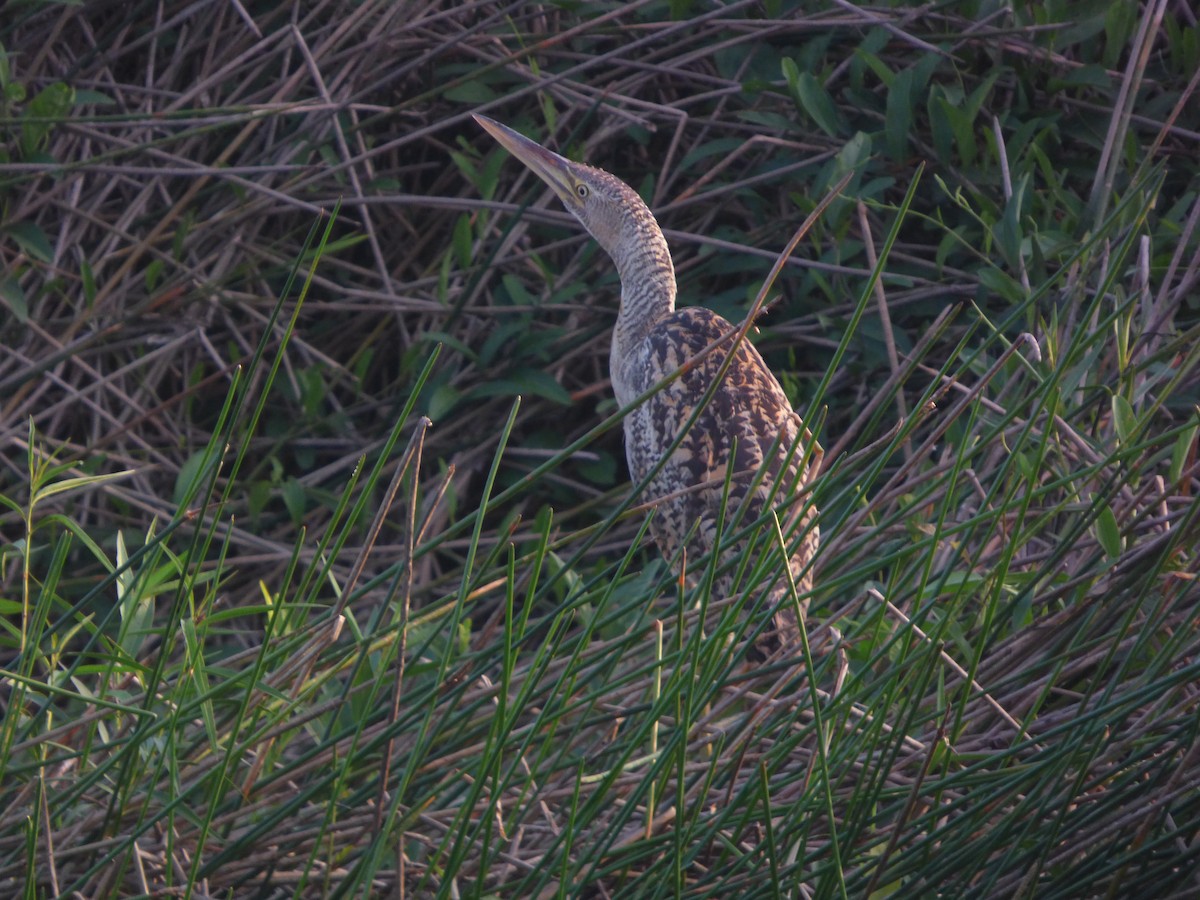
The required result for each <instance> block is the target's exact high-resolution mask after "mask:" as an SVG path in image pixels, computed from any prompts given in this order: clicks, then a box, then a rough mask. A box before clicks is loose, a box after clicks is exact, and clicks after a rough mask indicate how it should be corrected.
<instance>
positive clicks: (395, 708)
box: [375, 416, 431, 885]
mask: <svg viewBox="0 0 1200 900" xmlns="http://www.w3.org/2000/svg"><path fill="white" fill-rule="evenodd" d="M429 424H431V423H430V420H429V419H427V418H425V417H424V416H422V417H421V427H420V430H421V433H422V436H423V435H424V431H425V429H426V428H428V427H429ZM414 437H415V435H414ZM422 443H423V442H422V441H418V442H417V449H416V458H415V460H414V461H413V466H412V471H413V475H412V490H411V491H410V493H409V498H408V522H407V525H408V527H407V529H406V531H407V532H408V540H407V541H406V547H405V550H406V553H405V556H406V559H405V561H404V592H403V596H402V597H401V601H400V645H399V647H397V649H396V684H395V687H394V689H393V693H392V711H391V718H390V719H389V721H388V727H389V728H391V727H392V726H393V725H394V724H395V722H396V721H397V720H398V719H399V718H400V697H401V696H402V695H403V693H404V664H405V662H406V661H407V656H408V622H409V615H410V612H411V610H412V589H413V557H414V555H415V551H416V542H417V476H418V475H419V474H420V472H421V446H422ZM401 468H404V466H401ZM397 474H399V473H398V472H397ZM394 483H395V482H394ZM387 505H390V504H385V506H387ZM395 749H396V739H395V738H392V739H390V740H389V741H388V744H387V749H386V750H385V751H384V754H383V771H382V773H381V775H380V778H379V795H378V797H377V798H376V801H375V802H376V803H377V804H378V809H376V811H375V831H376V833H379V832H380V830H381V828H382V827H383V811H384V809H385V808H386V805H387V804H386V802H385V801H386V798H387V791H388V784H389V783H390V781H391V779H390V778H389V777H388V776H389V773H390V770H391V765H392V758H393V754H394V753H395ZM397 853H398V856H399V860H400V867H401V873H402V877H401V879H400V883H401V885H403V883H404V879H403V868H404V861H405V853H404V847H403V842H401V846H400V847H398V848H397Z"/></svg>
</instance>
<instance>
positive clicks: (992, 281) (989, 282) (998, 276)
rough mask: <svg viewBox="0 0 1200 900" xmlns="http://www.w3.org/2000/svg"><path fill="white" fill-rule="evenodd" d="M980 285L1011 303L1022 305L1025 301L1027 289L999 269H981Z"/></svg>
mask: <svg viewBox="0 0 1200 900" xmlns="http://www.w3.org/2000/svg"><path fill="white" fill-rule="evenodd" d="M979 283H980V284H982V285H983V286H984V287H986V288H988V289H989V290H991V291H993V292H995V293H997V294H999V295H1000V296H1001V297H1003V298H1004V299H1005V300H1008V301H1009V302H1011V303H1021V302H1022V301H1024V299H1025V288H1023V287H1021V285H1020V283H1019V282H1017V281H1016V280H1015V279H1013V278H1011V277H1009V276H1008V275H1006V274H1005V273H1004V272H1001V271H1000V270H999V269H995V268H987V269H981V270H980V271H979Z"/></svg>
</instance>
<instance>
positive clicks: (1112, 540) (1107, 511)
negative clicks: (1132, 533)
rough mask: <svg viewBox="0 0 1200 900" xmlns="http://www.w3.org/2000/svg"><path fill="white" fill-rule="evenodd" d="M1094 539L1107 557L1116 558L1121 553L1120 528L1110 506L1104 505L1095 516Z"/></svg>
mask: <svg viewBox="0 0 1200 900" xmlns="http://www.w3.org/2000/svg"><path fill="white" fill-rule="evenodd" d="M1096 539H1097V540H1098V541H1099V542H1100V546H1101V547H1103V548H1104V552H1105V553H1106V554H1107V555H1108V557H1109V559H1117V558H1118V557H1119V556H1120V555H1121V549H1122V547H1121V529H1120V527H1119V526H1118V525H1117V517H1116V515H1114V514H1113V511H1112V508H1111V507H1108V506H1106V507H1104V509H1102V510H1100V515H1098V516H1097V517H1096Z"/></svg>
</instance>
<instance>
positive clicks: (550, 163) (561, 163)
mask: <svg viewBox="0 0 1200 900" xmlns="http://www.w3.org/2000/svg"><path fill="white" fill-rule="evenodd" d="M473 118H474V119H475V121H476V122H478V123H479V124H480V125H482V126H483V128H484V130H485V131H487V133H488V134H490V135H491V136H492V137H494V138H495V139H496V140H497V141H498V142H499V144H500V146H501V147H503V148H504V149H505V150H507V151H508V152H509V153H511V154H512V155H513V156H515V157H516V158H517V159H519V160H520V161H521V162H522V163H524V164H525V166H526V167H527V168H528V169H529V170H530V171H531V172H533V174H534V175H536V176H537V177H538V178H540V179H542V181H544V182H546V184H548V185H549V186H550V188H551V190H553V191H554V193H555V194H557V195H558V199H560V200H561V201H562V202H563V203H564V204H565V205H566V207H567V209H573V208H574V207H575V206H576V205H577V204H578V201H577V200H576V199H575V180H574V178H573V176H572V174H571V169H572V168H573V167H574V163H572V162H571V161H570V160H569V159H565V158H564V157H561V156H559V155H558V154H557V153H553V152H551V151H549V150H547V149H546V148H545V147H543V146H541V145H540V144H535V143H534V142H533V141H531V140H530V139H529V138H527V137H525V136H524V135H523V134H518V133H517V132H515V131H513V130H512V129H511V128H509V127H507V126H505V125H501V124H500V123H499V122H497V121H496V120H495V119H489V118H488V117H487V116H481V115H478V114H473Z"/></svg>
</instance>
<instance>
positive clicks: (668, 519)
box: [475, 115, 822, 655]
mask: <svg viewBox="0 0 1200 900" xmlns="http://www.w3.org/2000/svg"><path fill="white" fill-rule="evenodd" d="M475 120H476V121H477V122H479V124H480V125H482V126H483V127H484V128H485V129H486V130H487V131H488V133H490V134H491V135H492V137H494V138H495V139H496V140H497V141H499V142H500V144H501V145H502V146H503V147H504V148H505V149H507V150H508V151H509V152H510V153H511V154H512V155H513V156H515V157H516V158H517V159H519V160H520V161H521V162H522V163H524V164H525V165H526V166H527V167H528V168H529V169H530V170H531V171H533V173H534V174H536V175H537V176H538V177H539V178H541V179H542V181H544V182H545V183H546V184H547V185H549V186H550V188H551V190H553V191H554V193H555V194H556V195H558V198H559V199H560V200H561V201H562V202H563V205H564V206H566V208H567V210H568V211H569V212H571V213H572V214H573V215H574V216H575V217H576V218H577V219H578V220H579V221H580V222H581V223H582V224H583V226H584V228H586V229H587V230H588V231H589V232H591V234H592V236H593V237H594V238H595V239H596V240H597V241H598V242H599V244H600V246H601V247H603V248H604V250H605V251H606V252H607V253H608V255H609V256H610V257H612V261H613V262H614V263H615V264H616V266H617V272H618V273H619V274H620V277H621V308H620V312H619V314H618V316H617V324H616V328H615V329H614V331H613V340H612V350H611V353H610V356H609V370H610V373H611V376H612V385H613V391H614V392H615V393H616V396H617V402H618V403H620V405H621V406H622V407H625V406H628V405H629V404H630V403H632V402H633V401H634V400H636V399H637V398H638V397H640V396H642V395H643V394H644V393H646V392H647V391H648V390H650V389H651V388H653V387H654V386H655V385H657V384H660V383H661V382H663V381H664V379H667V378H668V377H669V376H671V375H672V374H673V373H674V372H675V371H676V370H677V369H679V368H680V367H681V366H683V365H684V364H685V363H689V361H691V363H690V364H689V366H690V367H689V368H688V369H687V370H686V371H684V373H683V374H682V375H681V376H680V377H679V378H677V379H676V380H674V381H671V382H670V383H668V384H665V385H664V386H663V387H662V388H661V389H660V390H658V391H657V392H656V393H654V394H653V395H652V396H650V397H649V398H648V399H647V400H646V401H645V402H643V403H642V404H641V405H640V406H638V407H636V408H634V409H633V410H632V411H631V412H629V414H628V415H627V416H626V418H625V423H624V424H625V453H626V457H627V459H628V461H629V471H630V474H631V475H632V476H633V479H634V481H635V482H640V481H642V480H643V479H644V478H645V477H646V476H647V475H648V474H649V473H650V472H651V471H652V470H653V469H654V467H655V466H656V465H658V463H659V462H660V460H661V459H662V457H663V455H664V454H665V453H666V452H667V451H668V450H669V449H670V447H671V445H672V444H673V443H675V441H676V439H677V438H678V436H679V433H680V431H681V430H682V429H683V428H685V426H686V425H687V423H688V421H689V420H690V419H691V418H692V415H693V414H694V413H695V410H696V407H697V405H698V404H699V403H700V402H701V401H702V399H703V397H704V396H705V394H706V392H708V391H709V389H710V387H711V385H712V383H713V381H714V380H715V379H716V378H717V377H718V376H719V374H720V369H721V367H722V365H723V364H724V362H725V360H726V358H727V357H728V355H729V353H730V345H731V343H733V340H732V338H733V335H734V334H735V333H736V331H737V329H736V328H735V327H734V326H733V325H731V324H730V323H729V322H728V321H726V320H725V319H723V318H721V317H720V316H719V315H717V314H716V313H714V312H712V311H711V310H707V309H703V308H701V307H689V308H686V309H678V310H677V309H675V294H676V285H675V268H674V266H673V264H672V262H671V253H670V250H669V249H668V248H667V241H666V238H665V237H664V236H663V233H662V229H661V228H659V226H658V222H657V221H655V218H654V215H653V214H652V213H651V212H650V209H649V207H647V206H646V204H645V203H644V202H643V201H642V198H641V197H639V196H638V195H637V193H636V192H635V191H634V190H633V189H632V188H631V187H629V186H628V185H627V184H625V183H624V182H623V181H621V180H620V179H618V178H616V177H615V176H613V175H610V174H609V173H608V172H605V171H603V170H602V169H597V168H594V167H592V166H587V165H583V164H581V163H576V162H572V161H571V160H568V159H565V158H564V157H562V156H559V155H558V154H557V153H552V152H551V151H549V150H547V149H545V148H544V147H542V146H540V145H538V144H536V143H534V142H533V141H531V140H529V139H528V138H526V137H523V136H522V135H520V134H518V133H517V132H515V131H513V130H512V129H510V128H507V127H505V126H504V125H501V124H500V123H499V122H495V121H493V120H492V119H489V118H487V117H485V116H478V115H477V116H475ZM722 339H724V340H722ZM706 351H707V353H706ZM732 353H733V359H732V361H730V363H729V366H728V368H727V370H726V371H725V373H724V376H723V377H722V380H721V383H720V384H719V385H718V386H717V387H716V388H715V389H714V390H713V392H712V395H711V398H710V399H709V402H708V404H707V406H706V407H705V408H704V410H703V411H702V412H701V413H700V415H699V417H698V418H697V419H696V420H695V422H694V423H693V424H692V426H691V428H690V429H689V430H688V432H687V434H686V435H684V437H683V439H682V440H681V441H680V443H679V444H678V446H677V447H676V448H675V450H674V451H673V452H672V453H671V455H670V458H669V459H668V460H667V461H666V463H665V464H664V465H663V466H662V468H661V469H660V470H659V471H658V473H657V474H656V475H655V476H654V477H653V478H652V479H651V480H650V482H649V484H648V485H647V487H646V500H647V501H650V502H654V503H655V504H656V507H657V509H656V512H655V514H654V516H653V518H652V519H651V522H650V530H651V533H652V534H653V535H654V539H655V542H656V543H657V544H658V546H659V549H660V550H661V552H662V554H663V556H664V557H665V558H666V559H668V560H671V559H687V560H691V561H694V560H697V559H699V558H700V557H701V556H702V555H704V554H706V553H709V552H711V551H713V550H714V549H715V548H714V546H713V545H714V543H716V542H717V541H718V540H719V536H720V535H721V534H723V533H728V532H727V531H726V529H725V527H724V523H722V522H720V521H719V520H720V517H721V515H722V510H723V509H724V510H726V511H727V514H730V515H731V514H732V513H733V512H734V511H735V510H739V507H741V510H740V518H741V521H742V522H743V523H748V522H752V521H755V520H756V519H758V518H759V517H760V516H762V515H763V514H764V513H765V512H766V511H767V509H768V508H769V506H772V505H773V506H776V507H779V508H780V510H781V514H780V520H781V524H782V525H783V530H784V534H797V535H799V542H798V544H797V546H796V547H795V549H794V550H792V551H791V553H790V557H789V560H788V562H789V567H790V569H791V572H792V576H793V578H794V580H795V583H796V587H797V593H798V595H799V596H800V598H801V604H800V608H799V609H797V606H796V604H795V603H794V602H792V601H791V599H790V598H791V593H790V590H789V589H788V586H787V582H786V579H784V578H775V579H774V586H773V588H772V589H771V593H770V596H769V597H768V598H767V600H768V601H769V602H770V607H769V608H771V609H773V610H774V619H773V625H774V629H773V633H772V630H770V629H768V631H767V633H766V634H764V636H763V637H762V638H761V639H760V642H759V643H758V645H757V646H758V647H759V649H760V650H763V651H764V655H765V654H766V653H769V652H770V651H771V650H773V649H775V648H778V647H779V646H783V647H784V648H791V649H795V648H796V645H797V644H798V641H799V632H800V626H799V621H798V618H797V614H799V615H803V614H804V613H805V611H806V610H807V606H808V597H809V595H810V594H811V591H812V565H811V563H812V557H813V555H814V553H815V552H816V549H817V544H818V530H817V526H816V523H815V521H814V519H815V515H816V511H815V510H814V509H813V507H812V505H811V503H806V502H805V498H804V497H802V496H799V495H800V494H801V493H802V489H803V488H807V487H808V486H809V485H810V483H811V482H812V480H813V478H814V477H815V475H816V471H817V469H818V468H819V466H820V460H821V453H822V452H821V448H820V447H819V446H818V444H817V443H816V441H815V440H813V437H812V435H811V434H810V433H809V432H808V429H806V428H805V427H804V423H803V422H802V421H801V419H800V417H799V416H798V415H796V413H795V412H794V411H793V410H792V407H791V404H790V403H789V402H788V399H787V396H786V395H785V394H784V392H783V389H782V388H781V387H780V386H779V382H778V381H777V380H776V378H775V376H774V375H773V374H772V373H771V370H770V369H768V368H767V365H766V363H765V362H763V358H762V356H761V355H759V352H758V350H756V349H755V348H754V345H753V344H751V343H750V342H749V341H746V340H741V341H738V342H737V343H736V346H735V347H734V348H733V350H732ZM727 477H728V483H729V489H728V497H727V498H726V483H727ZM685 541H686V548H683V547H681V545H682V544H684V543H685ZM743 546H744V542H743ZM759 546H765V544H759ZM681 549H686V553H685V554H681V553H680V552H679V551H680V550H681ZM739 549H740V548H739V547H738V546H735V547H733V548H731V551H732V552H734V553H737V552H738V550H739ZM734 568H736V567H734ZM732 578H733V575H732V574H729V575H725V576H724V577H722V578H721V579H719V580H718V581H717V583H716V585H715V590H716V591H720V590H722V589H723V588H724V589H726V590H728V588H729V587H730V586H731V583H732Z"/></svg>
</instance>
